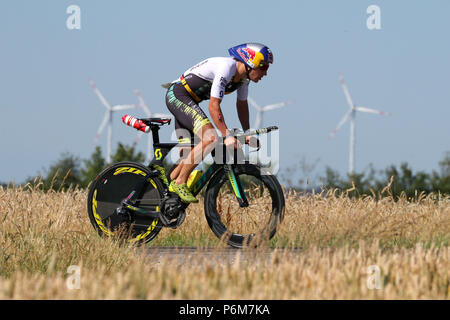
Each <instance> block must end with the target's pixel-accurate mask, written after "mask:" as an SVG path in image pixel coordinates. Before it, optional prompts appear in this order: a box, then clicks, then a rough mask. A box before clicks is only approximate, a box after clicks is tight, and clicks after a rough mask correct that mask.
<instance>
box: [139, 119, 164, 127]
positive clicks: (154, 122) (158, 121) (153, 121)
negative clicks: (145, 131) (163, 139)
mask: <svg viewBox="0 0 450 320" xmlns="http://www.w3.org/2000/svg"><path fill="white" fill-rule="evenodd" d="M141 120H142V121H144V123H145V124H147V125H158V126H163V125H165V124H170V122H171V121H172V119H171V118H166V117H157V118H156V117H152V118H142V119H141Z"/></svg>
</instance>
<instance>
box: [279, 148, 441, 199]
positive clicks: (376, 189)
mask: <svg viewBox="0 0 450 320" xmlns="http://www.w3.org/2000/svg"><path fill="white" fill-rule="evenodd" d="M316 164H317V160H316V161H315V162H314V163H313V164H312V165H309V168H308V165H305V160H304V159H302V160H301V164H300V165H299V166H296V167H295V168H297V171H301V170H298V168H300V169H302V168H303V169H304V170H303V173H304V175H305V176H307V175H308V174H310V173H311V171H312V170H313V168H314V167H315V165H316ZM295 168H294V169H292V168H287V169H286V170H285V173H284V178H285V180H286V181H287V183H288V185H289V187H291V188H293V189H295V190H297V191H312V190H313V189H314V190H315V191H320V190H323V189H327V190H330V189H334V190H336V192H338V193H339V192H347V193H348V194H349V195H350V196H360V195H381V194H382V193H383V194H384V195H386V194H390V195H392V196H393V197H394V198H397V197H399V196H401V195H402V194H403V195H405V196H406V197H408V198H414V197H417V196H418V195H420V194H421V193H425V194H429V193H431V192H433V193H436V194H438V193H440V194H443V195H450V152H447V153H446V154H445V156H444V159H442V160H441V161H440V162H439V170H438V171H435V170H433V171H432V172H431V173H428V172H425V171H417V172H414V171H413V169H412V168H411V167H410V166H409V165H408V163H406V162H403V163H401V164H400V166H399V167H397V166H395V165H391V166H389V167H387V168H385V169H383V170H380V171H377V170H375V169H374V167H373V165H372V164H371V165H369V167H368V169H367V170H366V171H365V172H361V173H354V174H352V175H348V174H347V175H346V176H345V177H341V175H340V174H339V172H338V171H336V170H333V169H332V168H330V167H328V166H327V167H326V170H325V176H320V177H319V178H317V177H316V178H314V179H313V180H314V183H313V185H311V184H307V183H305V180H306V178H300V179H298V181H297V183H293V179H292V176H293V172H294V171H295ZM305 168H306V169H305ZM308 169H309V171H308ZM282 176H283V175H282ZM316 180H319V181H320V185H317V181H316ZM314 184H315V185H314ZM305 185H309V186H310V187H309V188H308V187H307V186H305Z"/></svg>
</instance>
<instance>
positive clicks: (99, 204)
mask: <svg viewBox="0 0 450 320" xmlns="http://www.w3.org/2000/svg"><path fill="white" fill-rule="evenodd" d="M142 177H148V178H147V179H146V181H145V184H144V186H143V189H142V191H141V194H140V195H137V198H138V202H137V203H136V206H137V207H140V208H144V209H145V208H149V209H151V210H155V209H156V210H158V209H159V207H158V206H156V203H159V202H161V199H162V198H163V190H164V186H163V182H161V181H160V179H159V178H156V177H153V176H151V171H150V169H149V168H148V167H145V166H143V165H141V164H139V163H135V162H128V161H125V162H118V163H116V164H113V165H111V166H109V167H107V168H105V169H104V170H103V171H102V172H101V173H100V174H99V175H98V176H97V177H96V178H95V179H94V180H93V182H92V183H91V185H90V187H89V193H88V201H87V204H88V215H89V219H90V222H91V224H92V226H93V227H94V229H96V230H97V232H98V234H99V235H100V236H119V237H121V238H123V237H125V239H126V241H127V242H128V243H133V244H143V243H147V242H149V241H151V240H152V239H154V238H155V237H156V236H157V235H158V233H159V232H160V231H161V228H162V223H161V221H160V219H158V218H152V217H149V218H145V219H143V218H142V217H139V218H136V217H134V214H133V213H132V212H130V213H129V215H128V217H127V219H125V218H124V217H123V215H118V214H117V213H116V212H115V210H116V209H117V208H118V207H120V206H121V202H122V200H123V199H125V198H126V197H127V196H128V195H129V194H130V193H131V191H132V190H133V188H134V187H135V186H136V185H137V184H138V182H139V179H142ZM150 203H151V204H150Z"/></svg>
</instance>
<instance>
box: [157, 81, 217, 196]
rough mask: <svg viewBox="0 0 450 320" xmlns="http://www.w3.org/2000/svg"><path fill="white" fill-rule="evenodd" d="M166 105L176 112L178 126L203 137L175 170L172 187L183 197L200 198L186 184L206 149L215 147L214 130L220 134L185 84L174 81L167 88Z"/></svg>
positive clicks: (171, 188)
mask: <svg viewBox="0 0 450 320" xmlns="http://www.w3.org/2000/svg"><path fill="white" fill-rule="evenodd" d="M166 105H167V108H168V109H169V111H170V112H171V113H172V114H173V115H174V116H175V119H176V120H177V123H179V127H181V128H184V129H187V130H188V131H189V132H191V133H193V134H194V135H196V136H197V137H198V138H200V143H199V144H198V145H197V146H196V147H194V148H193V150H191V151H190V152H189V155H188V156H187V157H186V158H184V159H183V160H181V161H180V164H179V165H178V166H177V168H175V169H174V170H173V172H172V174H171V179H172V182H171V184H170V187H169V190H171V191H173V192H175V193H177V194H178V195H179V196H180V198H181V199H182V200H183V201H186V202H197V200H196V199H195V197H194V196H193V195H192V193H191V192H190V191H189V189H188V188H187V185H186V182H187V179H188V177H189V174H190V173H191V172H192V170H194V168H195V167H196V166H197V165H198V164H199V163H200V162H201V160H202V157H203V153H204V152H208V151H209V152H210V151H211V150H212V147H213V146H214V143H215V142H216V141H217V138H216V137H215V136H214V134H215V135H216V136H217V134H216V132H215V130H214V128H213V126H212V124H211V122H210V121H209V119H208V117H207V116H206V114H205V113H204V112H203V110H202V109H201V108H200V107H199V106H198V104H197V103H196V102H195V101H194V100H193V99H192V97H191V96H190V95H189V93H187V91H186V90H185V89H184V87H183V86H181V85H177V84H174V85H172V86H171V87H170V88H169V89H168V91H167V94H166ZM211 129H212V130H211ZM206 154H207V153H206ZM206 154H205V155H206ZM183 156H184V154H183Z"/></svg>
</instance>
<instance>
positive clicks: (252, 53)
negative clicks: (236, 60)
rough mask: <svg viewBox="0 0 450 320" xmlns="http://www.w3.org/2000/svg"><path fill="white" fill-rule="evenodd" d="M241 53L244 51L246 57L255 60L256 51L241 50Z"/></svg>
mask: <svg viewBox="0 0 450 320" xmlns="http://www.w3.org/2000/svg"><path fill="white" fill-rule="evenodd" d="M242 51H244V52H245V53H247V57H248V58H249V59H250V60H251V61H253V60H255V57H256V51H255V50H253V49H250V48H242Z"/></svg>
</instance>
